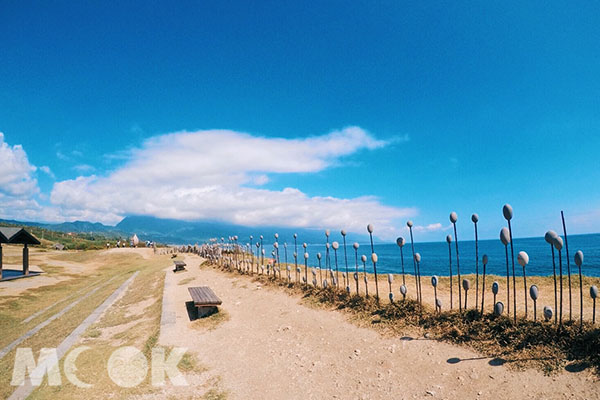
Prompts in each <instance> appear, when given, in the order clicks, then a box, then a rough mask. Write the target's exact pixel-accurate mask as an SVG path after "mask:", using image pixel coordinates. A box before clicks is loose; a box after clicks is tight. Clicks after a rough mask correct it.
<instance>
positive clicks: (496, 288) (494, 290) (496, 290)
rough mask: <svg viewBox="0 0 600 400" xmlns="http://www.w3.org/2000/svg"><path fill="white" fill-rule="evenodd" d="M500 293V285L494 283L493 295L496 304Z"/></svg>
mask: <svg viewBox="0 0 600 400" xmlns="http://www.w3.org/2000/svg"><path fill="white" fill-rule="evenodd" d="M498 291H500V284H499V283H498V282H496V281H494V283H492V293H493V294H494V304H496V296H497V295H498Z"/></svg>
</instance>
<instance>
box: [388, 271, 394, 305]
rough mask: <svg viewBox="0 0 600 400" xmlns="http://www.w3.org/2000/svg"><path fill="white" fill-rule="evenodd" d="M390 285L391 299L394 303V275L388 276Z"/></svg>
mask: <svg viewBox="0 0 600 400" xmlns="http://www.w3.org/2000/svg"><path fill="white" fill-rule="evenodd" d="M387 278H388V285H389V286H390V293H389V298H390V303H393V302H394V292H392V282H394V275H392V274H388V277H387Z"/></svg>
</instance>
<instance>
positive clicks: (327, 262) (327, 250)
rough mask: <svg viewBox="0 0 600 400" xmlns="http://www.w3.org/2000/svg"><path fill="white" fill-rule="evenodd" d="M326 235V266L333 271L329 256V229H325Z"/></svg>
mask: <svg viewBox="0 0 600 400" xmlns="http://www.w3.org/2000/svg"><path fill="white" fill-rule="evenodd" d="M325 237H326V238H327V242H326V243H325V249H326V250H325V267H327V269H329V271H331V259H330V258H329V229H326V230H325Z"/></svg>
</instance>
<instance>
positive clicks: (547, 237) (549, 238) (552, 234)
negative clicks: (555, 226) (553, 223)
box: [544, 231, 558, 324]
mask: <svg viewBox="0 0 600 400" xmlns="http://www.w3.org/2000/svg"><path fill="white" fill-rule="evenodd" d="M557 236H558V235H557V234H556V232H554V231H548V232H546V234H545V235H544V240H545V241H546V243H548V244H549V245H550V250H551V251H552V273H553V275H554V309H555V310H558V294H557V293H558V288H557V283H556V258H555V257H554V238H555V237H557ZM554 323H555V324H557V323H558V314H554Z"/></svg>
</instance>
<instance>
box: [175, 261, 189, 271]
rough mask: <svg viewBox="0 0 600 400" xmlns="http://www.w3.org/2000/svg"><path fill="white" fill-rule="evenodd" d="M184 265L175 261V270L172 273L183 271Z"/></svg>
mask: <svg viewBox="0 0 600 400" xmlns="http://www.w3.org/2000/svg"><path fill="white" fill-rule="evenodd" d="M186 265H187V264H186V263H184V262H183V261H175V269H173V272H179V271H185V266H186Z"/></svg>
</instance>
